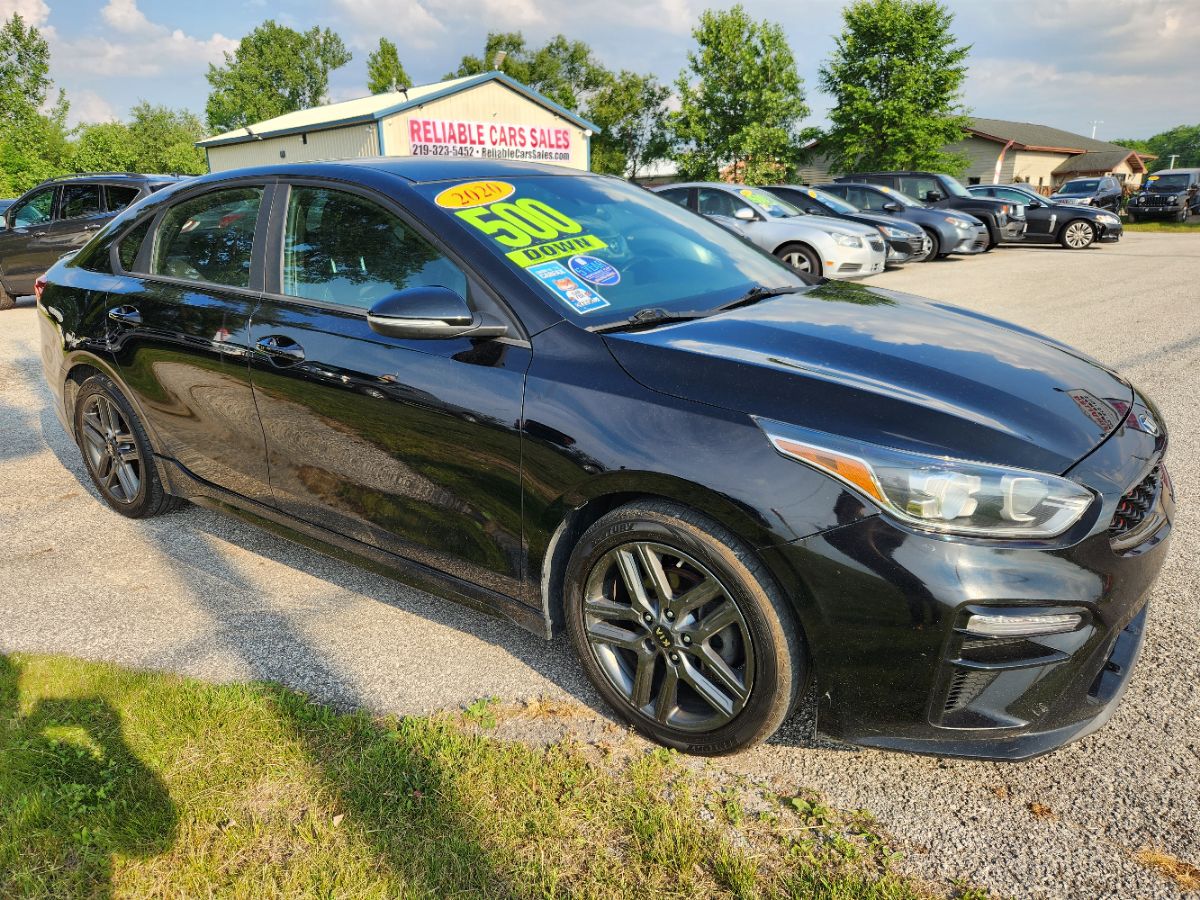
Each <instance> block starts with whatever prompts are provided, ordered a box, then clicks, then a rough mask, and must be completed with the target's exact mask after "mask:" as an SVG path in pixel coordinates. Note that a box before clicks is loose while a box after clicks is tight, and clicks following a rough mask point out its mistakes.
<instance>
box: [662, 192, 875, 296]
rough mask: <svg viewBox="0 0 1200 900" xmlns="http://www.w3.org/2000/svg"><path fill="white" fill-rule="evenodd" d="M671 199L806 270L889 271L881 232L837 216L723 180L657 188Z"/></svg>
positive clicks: (833, 273) (863, 274)
mask: <svg viewBox="0 0 1200 900" xmlns="http://www.w3.org/2000/svg"><path fill="white" fill-rule="evenodd" d="M654 190H655V192H656V193H659V194H662V195H663V196H664V197H666V198H667V199H668V200H673V201H675V202H676V203H678V204H679V205H681V206H686V207H687V208H688V209H690V210H692V211H693V212H698V213H700V214H701V215H705V216H711V217H713V218H716V219H718V220H725V221H728V220H730V219H732V220H733V221H735V222H736V223H737V225H738V229H737V230H738V232H739V233H740V234H742V235H743V236H744V237H746V238H747V239H749V240H750V241H752V242H754V243H755V244H757V245H758V246H759V247H762V248H763V249H764V250H766V251H768V252H769V253H773V254H775V256H777V257H778V258H779V259H781V260H783V261H784V262H786V263H788V265H790V266H792V267H793V268H795V269H798V270H800V271H801V272H811V273H813V274H815V275H826V276H828V277H830V278H868V277H870V276H871V275H878V274H879V273H880V272H882V271H883V267H884V264H885V262H886V261H887V248H886V246H885V245H884V242H883V237H882V235H880V233H879V229H878V228H872V227H869V226H866V225H859V224H857V223H855V222H848V221H846V220H844V219H835V218H833V217H831V216H810V215H808V214H806V213H805V212H804V211H802V210H801V209H799V208H798V207H795V206H793V205H792V204H791V203H788V202H787V201H786V200H784V199H782V198H780V197H777V196H776V195H774V194H772V193H771V192H770V191H766V190H763V189H762V188H753V187H747V186H746V185H744V184H725V183H724V182H718V181H705V182H691V183H688V184H670V185H664V186H663V187H659V188H655V189H654Z"/></svg>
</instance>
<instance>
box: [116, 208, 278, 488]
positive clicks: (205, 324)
mask: <svg viewBox="0 0 1200 900" xmlns="http://www.w3.org/2000/svg"><path fill="white" fill-rule="evenodd" d="M263 194H264V188H263V187H262V186H255V187H251V188H238V189H232V190H230V189H224V190H218V191H210V192H208V193H207V194H203V195H201V196H199V197H194V198H190V199H185V200H183V201H182V202H179V203H176V204H173V205H172V206H171V207H169V208H167V209H166V211H165V212H164V213H162V214H160V216H159V219H158V222H157V225H156V229H157V235H156V237H155V239H154V240H147V241H145V242H144V246H142V247H141V248H140V250H139V251H138V252H137V254H136V263H135V268H137V269H138V270H145V269H149V270H150V273H151V274H150V275H148V276H147V275H140V274H132V275H127V276H124V277H123V278H122V279H121V288H120V289H119V290H117V291H115V292H113V293H112V294H110V298H109V299H110V313H109V316H110V322H109V327H110V335H111V346H112V349H113V352H114V354H115V356H116V360H117V364H118V365H119V366H120V369H121V376H122V378H123V379H124V381H125V383H126V385H127V386H128V387H129V388H130V390H132V391H133V393H134V395H135V399H136V400H137V401H138V403H139V405H140V406H141V409H142V411H143V413H144V414H145V417H146V419H147V423H148V424H149V426H150V428H151V430H152V431H153V433H154V437H155V438H156V448H157V449H158V451H159V452H161V453H163V454H165V455H168V456H172V457H174V458H175V459H177V460H178V461H179V462H180V463H181V464H183V465H184V466H185V467H186V468H187V469H189V470H190V471H191V472H192V473H193V474H195V475H197V476H199V477H200V478H203V479H204V480H206V481H209V482H212V483H214V484H216V485H219V486H221V487H223V488H226V489H227V490H231V491H235V492H236V493H239V494H242V495H244V496H247V497H250V498H252V499H255V500H259V501H261V502H269V501H270V500H271V492H270V480H269V478H268V475H267V464H266V445H265V441H264V439H263V433H262V426H261V425H260V423H259V421H258V413H257V409H256V408H255V405H254V394H253V391H252V389H251V386H250V373H249V366H248V358H249V346H248V336H249V332H248V324H249V320H250V315H251V313H252V312H253V311H254V308H255V306H256V305H257V304H258V300H259V296H260V294H259V292H256V291H254V290H251V289H250V288H249V287H241V286H240V285H242V284H244V285H247V286H248V285H249V284H250V283H251V279H250V272H249V269H250V261H251V257H252V252H253V242H254V236H255V222H256V217H257V215H258V211H259V208H260V205H261V200H262V197H263ZM264 219H265V207H264ZM136 231H137V229H135V232H136ZM127 253H128V248H127V247H126V246H125V245H124V242H123V243H122V246H121V255H122V259H124V258H126V256H127ZM168 273H169V275H168ZM189 273H190V274H191V280H192V281H194V282H195V283H193V284H189V283H187V280H186V279H187V277H188V274H189ZM205 278H211V279H223V280H229V281H234V282H237V283H238V285H239V286H235V287H229V286H224V285H218V284H212V283H206V282H205V281H204V279H205Z"/></svg>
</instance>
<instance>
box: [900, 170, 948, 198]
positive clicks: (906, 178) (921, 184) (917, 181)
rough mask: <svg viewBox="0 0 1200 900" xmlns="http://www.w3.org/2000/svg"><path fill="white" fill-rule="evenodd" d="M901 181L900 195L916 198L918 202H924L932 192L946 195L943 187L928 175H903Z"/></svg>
mask: <svg viewBox="0 0 1200 900" xmlns="http://www.w3.org/2000/svg"><path fill="white" fill-rule="evenodd" d="M899 181H900V185H899V188H900V193H902V194H908V196H910V197H916V198H917V199H918V200H924V199H925V197H926V196H927V195H928V194H929V192H930V191H937V192H938V193H939V194H944V193H945V192H944V191H943V190H942V186H941V185H940V184H938V183H937V179H935V178H930V177H929V176H927V175H901V176H900V178H899Z"/></svg>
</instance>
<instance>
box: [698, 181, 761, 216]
mask: <svg viewBox="0 0 1200 900" xmlns="http://www.w3.org/2000/svg"><path fill="white" fill-rule="evenodd" d="M697 207H698V208H699V210H700V212H701V213H702V214H703V215H706V216H728V217H729V218H731V219H732V218H733V216H734V214H735V213H736V212H737V211H738V210H739V209H750V204H748V203H745V202H743V201H742V200H739V199H738V198H737V197H735V196H733V195H732V194H730V193H727V192H725V191H721V190H717V189H715V188H700V195H699V199H698V202H697ZM751 212H753V210H751Z"/></svg>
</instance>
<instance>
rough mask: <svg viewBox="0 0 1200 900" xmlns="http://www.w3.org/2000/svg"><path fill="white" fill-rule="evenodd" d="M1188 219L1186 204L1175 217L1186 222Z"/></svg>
mask: <svg viewBox="0 0 1200 900" xmlns="http://www.w3.org/2000/svg"><path fill="white" fill-rule="evenodd" d="M1187 220H1188V208H1187V207H1186V206H1185V207H1184V208H1183V209H1181V210H1180V211H1179V215H1177V216H1176V217H1175V221H1176V222H1186V221H1187Z"/></svg>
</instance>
